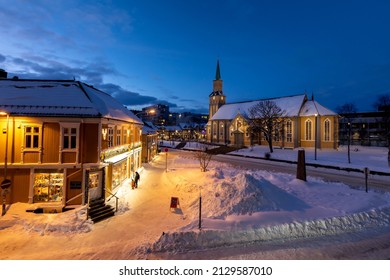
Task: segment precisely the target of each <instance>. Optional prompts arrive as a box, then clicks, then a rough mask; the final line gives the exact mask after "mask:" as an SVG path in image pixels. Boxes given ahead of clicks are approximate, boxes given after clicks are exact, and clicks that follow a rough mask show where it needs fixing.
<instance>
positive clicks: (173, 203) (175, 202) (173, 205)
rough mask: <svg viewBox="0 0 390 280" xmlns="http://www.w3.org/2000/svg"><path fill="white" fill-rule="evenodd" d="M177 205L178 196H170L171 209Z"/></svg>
mask: <svg viewBox="0 0 390 280" xmlns="http://www.w3.org/2000/svg"><path fill="white" fill-rule="evenodd" d="M178 205H179V198H178V197H171V209H172V208H177V206H178Z"/></svg>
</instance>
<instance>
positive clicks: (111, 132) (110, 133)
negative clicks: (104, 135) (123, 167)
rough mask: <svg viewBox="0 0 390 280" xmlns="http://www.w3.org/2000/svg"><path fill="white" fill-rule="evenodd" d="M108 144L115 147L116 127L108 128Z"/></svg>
mask: <svg viewBox="0 0 390 280" xmlns="http://www.w3.org/2000/svg"><path fill="white" fill-rule="evenodd" d="M107 146H108V147H109V148H110V147H113V146H114V128H112V127H109V128H108V143H107Z"/></svg>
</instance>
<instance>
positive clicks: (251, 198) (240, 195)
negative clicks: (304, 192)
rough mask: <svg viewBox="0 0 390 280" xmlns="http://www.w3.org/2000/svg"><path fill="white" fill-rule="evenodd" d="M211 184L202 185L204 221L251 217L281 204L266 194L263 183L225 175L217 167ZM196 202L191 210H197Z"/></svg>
mask: <svg viewBox="0 0 390 280" xmlns="http://www.w3.org/2000/svg"><path fill="white" fill-rule="evenodd" d="M210 177H211V179H213V180H212V183H211V184H208V185H206V186H203V188H202V196H203V197H204V199H203V208H204V209H205V211H204V213H203V215H205V217H207V218H225V217H227V216H228V215H231V214H237V215H246V214H249V215H251V214H252V213H254V212H258V211H264V210H270V211H278V210H279V209H280V208H281V207H283V205H282V204H280V203H279V202H280V201H279V199H278V197H277V196H275V197H273V196H271V195H268V196H267V195H266V192H265V191H264V190H265V189H266V188H267V187H268V188H269V187H270V185H269V184H268V182H267V181H266V180H258V179H256V178H255V177H254V176H253V174H250V173H239V174H236V175H234V176H229V175H228V176H225V175H224V172H223V170H222V169H220V168H217V169H216V170H214V172H213V174H212V175H211V176H210ZM198 207H199V206H198V199H195V200H194V201H193V202H192V203H191V205H190V211H192V212H197V211H198Z"/></svg>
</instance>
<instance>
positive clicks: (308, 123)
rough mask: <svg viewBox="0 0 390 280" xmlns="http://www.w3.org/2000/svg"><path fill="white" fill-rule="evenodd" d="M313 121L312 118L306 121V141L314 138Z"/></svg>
mask: <svg viewBox="0 0 390 280" xmlns="http://www.w3.org/2000/svg"><path fill="white" fill-rule="evenodd" d="M312 123H313V122H312V121H311V120H307V121H306V122H305V140H306V141H310V140H312V138H313V137H312V133H313V129H312Z"/></svg>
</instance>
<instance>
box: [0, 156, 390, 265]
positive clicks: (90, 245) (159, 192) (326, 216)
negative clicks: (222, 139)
mask: <svg viewBox="0 0 390 280" xmlns="http://www.w3.org/2000/svg"><path fill="white" fill-rule="evenodd" d="M166 159H168V161H166ZM200 194H201V195H202V201H203V203H202V230H201V231H199V229H198V224H199V220H198V217H199V195H200ZM117 195H118V196H119V197H120V200H119V209H118V212H117V213H116V215H115V216H114V217H112V218H110V219H107V220H104V221H101V222H99V223H96V224H93V223H92V222H91V221H88V220H86V216H85V207H77V208H76V209H74V210H69V211H66V212H63V213H59V214H34V213H28V212H26V211H25V210H26V209H28V208H29V207H31V205H29V204H23V203H17V204H14V205H12V206H11V208H10V210H9V212H8V213H7V214H6V215H5V216H3V217H1V218H0V233H1V234H0V249H1V251H2V252H6V254H2V257H1V258H2V259H76V260H79V259H159V258H165V259H197V258H199V259H213V258H215V259H217V258H225V259H228V258H242V259H251V258H252V259H262V258H264V259H339V258H340V259H356V258H357V259H359V258H361V259H387V258H388V256H390V252H389V248H390V244H389V240H390V238H389V235H390V231H389V228H390V226H389V216H390V210H389V209H390V195H389V193H380V192H374V191H370V192H368V193H366V192H364V191H362V190H356V189H351V188H350V187H348V186H346V185H344V184H342V183H330V182H324V181H323V180H321V179H319V178H314V177H309V178H308V181H307V182H303V181H300V180H297V179H295V178H294V176H293V175H289V174H285V173H275V172H268V171H262V170H250V169H245V168H239V167H234V168H233V167H232V166H230V165H228V164H225V163H221V162H217V161H211V162H210V165H209V167H208V171H207V172H200V170H199V162H196V160H194V158H193V155H192V153H191V152H182V151H175V150H170V152H169V153H168V157H166V154H165V153H161V154H160V155H159V156H158V157H156V159H155V160H154V161H153V162H152V163H150V164H146V165H145V167H144V168H143V169H142V170H141V180H140V185H139V188H138V189H135V190H132V189H131V188H130V186H129V182H128V181H125V182H124V183H123V184H122V186H121V187H120V188H119V189H118V192H117ZM171 197H178V198H179V205H178V208H176V209H170V199H171ZM346 231H347V232H346ZM218 248H219V249H218ZM325 248H326V250H325Z"/></svg>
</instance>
